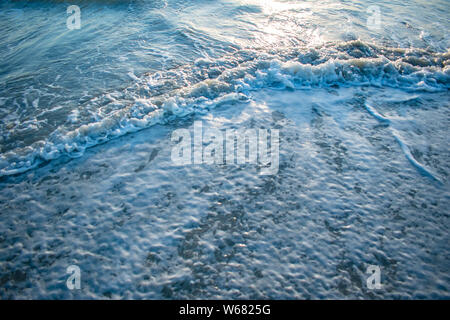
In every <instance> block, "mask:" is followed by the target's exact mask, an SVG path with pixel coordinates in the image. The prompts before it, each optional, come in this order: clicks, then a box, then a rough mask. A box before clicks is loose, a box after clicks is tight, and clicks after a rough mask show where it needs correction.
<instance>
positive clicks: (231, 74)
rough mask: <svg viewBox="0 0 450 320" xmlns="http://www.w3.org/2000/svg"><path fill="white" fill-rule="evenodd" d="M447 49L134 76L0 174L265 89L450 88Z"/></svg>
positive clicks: (246, 62) (214, 63)
mask: <svg viewBox="0 0 450 320" xmlns="http://www.w3.org/2000/svg"><path fill="white" fill-rule="evenodd" d="M449 66H450V52H446V53H436V52H431V51H427V50H423V49H400V48H387V47H380V46H375V45H372V44H369V43H364V42H362V41H360V40H354V41H349V42H342V43H328V44H325V45H322V46H320V47H316V48H307V49H306V48H295V49H292V48H289V49H286V48H279V49H276V50H269V51H267V50H262V49H261V50H257V49H251V50H238V49H236V51H235V52H233V53H232V54H229V55H226V56H224V57H222V58H219V59H215V60H212V59H211V60H209V59H198V60H196V61H195V63H194V64H192V65H184V66H181V67H178V68H175V69H172V70H167V71H163V72H157V73H153V74H146V75H143V76H141V77H135V76H134V75H133V76H134V77H133V78H134V83H133V84H132V85H131V86H130V87H128V88H126V89H123V90H119V91H113V92H108V93H104V94H102V95H100V96H97V97H95V98H93V99H91V100H89V101H87V102H85V103H84V105H83V108H81V109H80V110H81V111H74V112H72V114H71V115H70V116H69V117H68V119H67V121H66V124H65V125H64V126H60V127H59V128H58V129H57V130H55V131H54V132H53V133H52V134H51V135H50V136H49V137H48V138H47V139H45V140H42V141H38V142H35V143H33V144H32V145H30V146H27V147H23V148H15V149H13V150H8V151H7V152H4V153H3V154H1V157H0V176H8V175H13V174H18V173H22V172H25V171H27V170H29V169H32V168H34V167H36V166H38V165H39V164H41V163H43V162H45V161H49V160H53V159H56V158H58V157H60V156H62V155H66V156H69V157H79V156H82V155H83V153H84V151H85V150H86V148H89V147H92V146H95V145H97V144H99V143H103V142H106V141H109V140H111V139H114V138H117V137H120V136H122V135H125V134H127V133H131V132H135V131H138V130H142V129H145V128H148V127H150V126H152V125H155V124H164V123H166V122H168V121H173V120H174V119H176V118H178V117H184V116H187V115H191V114H194V113H207V112H208V111H209V110H210V109H211V108H214V107H217V106H219V105H223V104H229V103H233V102H242V101H249V100H251V98H252V92H253V91H255V90H259V89H263V88H273V89H279V90H297V89H307V88H317V87H324V88H326V87H337V86H343V87H348V86H379V87H382V86H384V87H393V88H401V89H404V90H408V91H431V92H434V91H446V90H448V89H449V86H450V67H449Z"/></svg>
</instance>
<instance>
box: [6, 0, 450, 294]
mask: <svg viewBox="0 0 450 320" xmlns="http://www.w3.org/2000/svg"><path fill="white" fill-rule="evenodd" d="M448 4H449V3H448V1H444V0H442V1H440V0H434V1H419V0H415V1H408V2H404V1H338V0H327V1H320V2H318V1H294V0H290V1H281V0H280V1H272V0H261V1H258V0H217V1H206V0H204V1H202V0H200V1H178V0H165V1H163V0H154V1H150V0H148V1H146V0H135V1H132V0H124V1H120V0H116V1H113V0H111V1H106V0H96V1H81V0H80V1H70V2H65V1H44V0H42V1H38V0H36V1H2V2H1V4H0V26H1V28H0V30H1V32H0V52H1V57H2V59H1V61H0V153H1V154H0V177H1V180H0V222H1V223H0V296H1V297H2V298H55V299H56V298H67V299H70V298H150V299H151V298H247V299H248V298H275V299H277V298H283V299H297V298H448V297H449V286H450V276H449V274H448V270H449V268H450V256H449V240H450V239H449V235H448V228H449V227H450V221H449V215H448V208H449V207H450V198H449V196H450V193H449V181H448V176H449V174H450V165H449V160H450V151H449V148H448V132H449V131H448V128H449V125H450V111H449V108H448V106H449V101H450V99H449V98H450V95H449V94H448V89H449V87H450V69H449V63H450V53H449V51H448V48H449V41H450V38H449V37H448V34H447V30H449V24H450V23H449V19H448V18H449V13H450V9H449V6H448ZM71 5H72V6H73V5H75V6H77V8H78V9H79V12H80V16H79V18H80V19H79V22H80V25H79V28H70V22H71V21H72V20H70V19H71V18H73V16H72V15H73V12H72V11H67V9H68V7H69V6H71ZM68 19H69V20H68ZM198 122H200V123H202V124H203V127H205V128H215V129H218V130H222V131H223V132H225V131H226V130H238V129H264V130H278V131H277V132H279V166H278V168H277V169H278V170H277V171H276V174H272V175H261V174H260V171H261V168H260V167H259V166H258V164H257V163H256V164H251V163H250V164H247V165H242V164H238V163H226V164H204V163H202V164H195V163H192V164H188V165H181V166H180V165H176V164H175V163H173V161H172V158H171V154H172V151H173V147H174V141H173V139H172V136H173V133H174V132H176V130H180V129H184V130H187V131H189V132H193V128H194V124H195V123H198ZM73 265H75V266H78V267H79V270H80V276H81V281H80V289H74V290H70V288H69V287H68V286H67V283H66V280H67V278H68V277H69V276H70V274H68V273H67V268H68V267H70V266H73ZM368 266H378V267H379V268H380V270H381V288H380V289H375V290H374V289H371V288H370V286H367V283H366V279H367V278H368V277H369V274H367V273H366V271H367V270H368V269H367V268H368ZM72 289H73V288H72Z"/></svg>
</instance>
